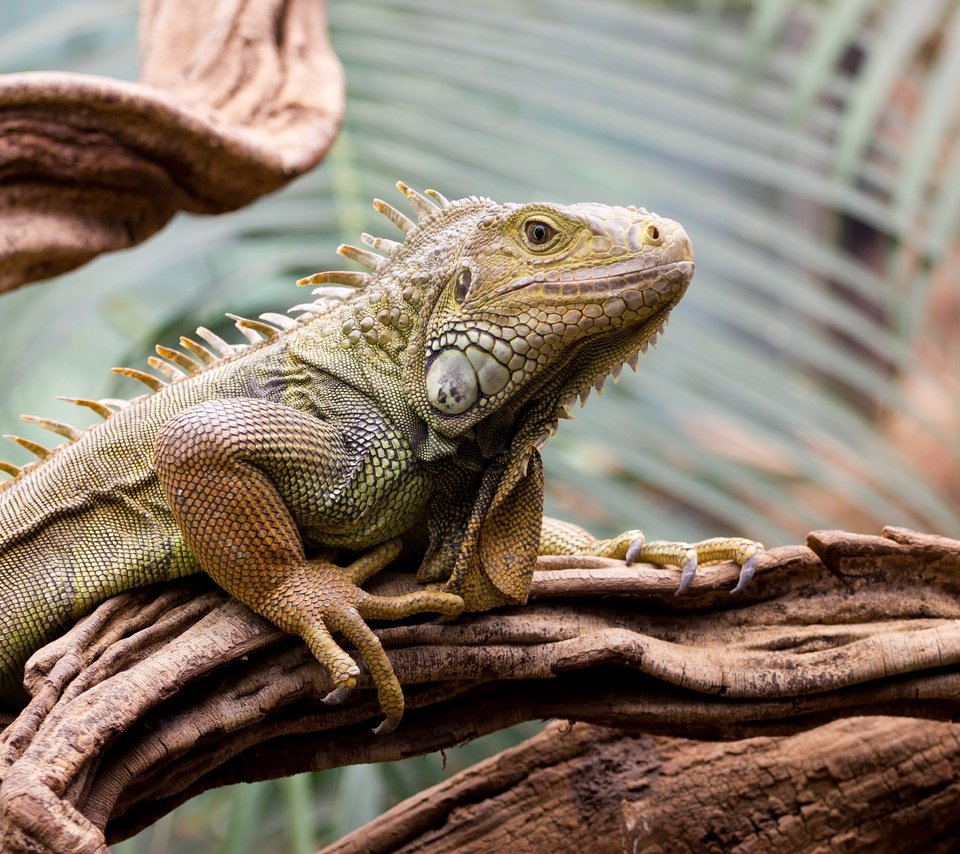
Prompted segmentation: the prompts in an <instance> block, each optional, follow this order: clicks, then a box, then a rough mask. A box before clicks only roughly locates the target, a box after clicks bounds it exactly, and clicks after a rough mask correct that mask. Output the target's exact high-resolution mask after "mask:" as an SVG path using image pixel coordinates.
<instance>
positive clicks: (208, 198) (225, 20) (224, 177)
mask: <svg viewBox="0 0 960 854" xmlns="http://www.w3.org/2000/svg"><path fill="white" fill-rule="evenodd" d="M140 39H141V44H140V49H141V74H140V82H139V83H127V82H124V81H120V80H111V79H108V78H102V77H93V76H89V75H80V74H70V73H62V72H31V73H23V74H9V75H4V76H0V291H3V290H7V289H10V288H15V287H17V286H18V285H21V284H23V283H25V282H28V281H31V280H34V279H40V278H46V277H48V276H53V275H56V274H58V273H62V272H64V271H66V270H69V269H72V268H73V267H76V266H78V265H80V264H83V263H85V262H86V261H89V260H90V259H91V258H93V257H95V256H96V255H98V254H100V253H101V252H107V251H110V250H113V249H120V248H122V247H125V246H131V245H133V244H135V243H139V242H140V241H142V240H144V239H145V238H147V237H149V236H150V235H151V234H153V233H154V232H155V231H157V230H158V229H160V228H161V227H162V226H163V225H165V224H166V222H167V221H168V220H169V219H170V218H171V217H172V216H173V215H174V214H175V213H176V212H177V211H179V210H185V211H192V212H194V213H222V212H224V211H229V210H233V209H235V208H238V207H241V206H242V205H245V204H248V203H249V202H251V201H253V200H254V199H256V198H258V197H259V196H262V195H264V194H265V193H269V192H271V191H273V190H276V189H277V188H278V187H281V186H283V185H284V184H285V183H286V182H287V181H289V180H291V179H292V178H294V177H296V176H297V175H300V174H302V173H304V172H306V171H307V170H308V169H311V168H312V167H313V166H315V165H316V164H317V163H318V162H319V161H320V160H321V159H322V158H323V155H324V154H325V153H326V151H327V149H328V148H329V146H330V144H331V143H332V142H333V139H334V137H335V135H336V132H337V130H338V129H339V126H340V121H341V118H342V115H343V109H344V93H343V73H342V70H341V68H340V64H339V62H338V60H337V58H336V56H335V55H334V53H333V50H332V49H331V47H330V44H329V42H328V40H327V34H326V22H325V18H324V7H323V4H322V3H320V2H318V0H249V2H245V3H242V4H235V3H226V4H224V3H197V2H193V0H144V2H143V4H142V8H141V27H140Z"/></svg>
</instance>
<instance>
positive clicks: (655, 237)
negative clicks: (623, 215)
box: [647, 223, 660, 244]
mask: <svg viewBox="0 0 960 854" xmlns="http://www.w3.org/2000/svg"><path fill="white" fill-rule="evenodd" d="M647 240H648V241H649V242H650V243H653V244H657V243H659V242H660V229H659V228H657V227H656V226H655V225H653V224H652V223H651V224H650V225H648V226H647Z"/></svg>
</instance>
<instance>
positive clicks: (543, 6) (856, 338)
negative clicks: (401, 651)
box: [0, 0, 960, 854]
mask: <svg viewBox="0 0 960 854" xmlns="http://www.w3.org/2000/svg"><path fill="white" fill-rule="evenodd" d="M328 13H329V17H330V27H331V38H332V42H333V46H334V48H335V50H336V51H337V53H338V54H339V56H340V58H341V60H342V61H343V63H344V65H345V68H346V75H347V85H348V105H347V119H346V124H345V126H344V129H343V131H342V133H341V135H340V138H339V140H338V141H337V143H336V144H335V146H334V148H333V149H332V151H331V153H330V154H329V156H328V158H327V159H326V161H325V162H324V163H323V164H322V165H321V166H320V167H319V168H318V169H316V170H315V171H314V172H313V173H312V174H310V175H307V176H306V177H304V178H301V179H300V180H298V181H296V182H295V183H294V184H293V185H291V186H290V187H289V188H287V189H286V190H284V191H282V192H279V193H277V194H275V195H274V196H272V197H270V198H267V199H264V200H262V201H260V202H258V203H256V204H254V205H252V206H250V207H249V208H246V209H244V210H243V211H240V212H237V213H235V214H229V215H225V216H220V217H216V218H197V217H190V216H186V215H181V216H179V217H177V219H176V220H175V221H174V222H173V223H172V224H171V225H170V226H169V227H168V228H167V229H165V230H164V231H163V232H161V233H160V234H159V235H158V236H156V237H154V238H152V239H150V240H149V241H148V242H147V243H145V244H143V245H141V246H139V247H137V248H134V249H131V250H128V251H124V252H118V253H115V254H113V255H110V256H107V257H101V258H99V259H98V260H96V261H95V262H93V263H91V264H89V265H87V266H86V267H84V268H82V269H81V270H78V271H76V272H73V273H71V274H68V275H65V276H62V277H60V278H59V279H57V280H54V281H48V282H44V283H40V284H35V285H30V286H26V287H24V288H22V289H21V290H20V291H17V292H14V293H11V294H7V295H5V296H3V297H2V298H0V432H16V433H21V434H23V435H30V436H32V437H36V438H39V434H34V433H31V431H30V429H29V428H27V427H26V426H25V425H22V424H21V423H20V422H19V421H18V419H17V415H18V414H19V413H21V412H28V413H34V414H38V415H44V416H47V417H51V418H55V419H58V420H69V421H72V422H74V423H76V422H77V417H76V416H77V414H78V413H77V412H76V411H75V408H74V407H68V406H67V405H66V404H62V403H59V402H56V401H54V400H53V397H54V395H57V394H62V395H73V396H88V397H117V396H131V395H134V394H139V393H140V389H139V387H138V386H136V384H135V383H133V382H132V381H130V380H123V379H121V378H118V377H116V376H114V375H111V374H110V373H109V369H110V368H111V367H112V366H114V365H131V366H134V367H142V366H144V363H145V359H146V356H147V355H148V354H149V353H150V352H152V349H153V346H154V344H156V343H163V344H167V345H174V344H176V342H177V339H178V337H179V335H181V334H185V333H189V332H190V331H191V330H192V329H193V328H194V327H196V326H198V325H201V324H202V325H205V326H208V327H210V328H212V329H215V330H217V331H218V332H219V333H220V334H221V335H224V337H228V338H229V339H230V340H237V338H236V335H235V333H234V331H233V329H232V324H231V323H230V322H229V321H227V320H226V319H225V318H224V317H223V312H225V311H233V312H237V313H241V314H247V315H256V314H258V313H259V312H261V311H276V310H281V311H282V310H283V309H284V308H286V307H287V306H288V305H293V304H295V303H297V302H301V301H302V300H303V296H304V295H303V292H302V291H298V290H297V289H296V287H295V286H294V280H295V279H297V278H298V277H300V276H303V275H306V274H309V273H312V272H314V271H316V270H320V269H326V268H338V267H340V266H341V264H342V262H341V261H340V260H339V259H338V258H337V256H336V255H335V253H334V249H335V247H336V246H337V244H339V243H341V242H344V241H347V242H356V240H357V238H358V235H359V233H360V232H361V231H364V230H365V231H371V232H373V233H376V234H383V235H384V236H388V237H396V235H395V234H393V233H391V229H392V227H391V226H389V224H387V223H386V222H385V220H382V219H381V218H380V217H378V216H376V215H375V214H374V213H373V211H372V210H371V208H370V200H371V198H373V197H374V196H381V197H383V198H385V199H386V200H388V201H390V202H392V203H398V202H399V201H400V200H401V197H400V195H399V193H397V192H396V191H395V190H394V189H393V182H394V181H395V180H396V179H398V178H402V179H403V180H404V181H406V182H407V183H409V184H411V185H412V186H414V187H417V188H421V189H422V188H423V187H435V188H436V189H438V190H439V191H441V192H442V193H444V194H445V195H446V196H448V197H450V198H456V197H459V196H463V195H471V194H475V195H486V196H491V197H493V198H495V199H497V200H498V201H533V200H547V201H557V202H561V203H562V202H573V201H601V202H609V203H620V204H637V205H643V206H645V207H648V208H651V209H653V210H655V211H657V212H658V213H660V214H663V215H665V216H669V217H671V218H674V219H678V220H680V221H681V222H682V223H683V224H684V226H685V227H686V228H687V230H688V232H689V233H690V235H691V237H692V239H693V243H694V248H695V252H696V257H697V274H696V278H695V280H694V283H693V285H692V287H691V289H690V291H689V292H688V295H687V296H686V297H685V298H684V300H683V302H682V304H681V305H680V307H679V308H678V309H677V310H676V312H675V313H674V315H673V319H672V322H671V326H670V328H669V330H668V331H667V335H666V337H665V338H664V340H663V343H662V344H661V345H660V347H659V348H658V349H657V350H654V351H651V352H650V353H648V354H647V356H646V357H645V359H643V360H642V361H641V365H640V369H639V371H638V373H637V374H636V375H633V374H631V373H630V372H627V373H626V374H624V377H623V379H622V380H621V382H620V384H619V385H613V384H612V383H608V384H607V387H606V389H605V392H604V395H603V398H602V399H598V398H597V397H596V396H595V395H594V396H592V398H591V400H590V401H589V403H588V405H587V407H586V408H585V409H583V410H578V411H577V413H576V419H575V420H574V421H573V422H570V423H564V424H563V427H562V429H561V431H560V433H559V434H558V435H557V436H556V437H555V438H554V439H553V440H551V442H550V444H549V445H548V446H547V449H546V451H545V454H544V462H545V465H546V471H547V480H548V493H547V504H548V512H550V513H552V514H553V515H558V516H562V517H564V518H568V519H571V520H574V521H578V522H580V523H582V524H585V525H586V526H587V527H589V528H590V529H591V530H593V531H594V532H595V533H598V534H609V533H616V532H618V531H620V530H622V529H624V528H628V527H630V528H632V527H642V528H643V529H644V530H645V531H646V532H647V534H648V535H649V536H651V537H655V538H670V539H682V540H691V539H698V538H701V537H706V536H714V535H721V534H729V535H743V536H749V537H753V538H756V539H760V540H763V541H764V542H766V543H767V545H777V544H783V543H791V542H802V541H803V537H804V535H805V534H806V532H807V531H809V530H811V529H815V528H824V527H827V528H847V529H851V530H857V531H863V532H867V533H878V532H879V530H880V528H881V527H882V526H883V525H885V524H892V525H905V526H909V527H914V528H918V529H922V530H925V531H931V532H934V533H941V534H945V535H948V536H953V537H957V536H960V477H958V462H960V429H958V422H960V247H958V240H957V238H958V232H960V10H958V3H957V2H946V0H889V2H868V0H825V2H813V0H806V2H789V0H764V2H760V0H757V2H724V0H698V2H695V1H694V0H690V2H673V3H669V4H667V3H658V2H641V0H601V2H595V1H594V0H591V2H589V3H584V2H581V0H531V2H525V3H522V4H521V3H511V2H507V0H488V2H484V3H473V4H451V3H447V2H441V0H395V2H386V0H384V2H374V0H339V2H338V0H333V2H331V3H330V5H329V9H328ZM136 17H137V3H136V2H135V1H134V0H99V2H98V0H83V2H80V0H32V2H31V3H30V4H3V5H2V6H0V72H11V71H22V70H33V69H63V70H74V71H83V72H89V73H96V74H106V75H110V76H114V77H122V78H127V79H131V80H132V79H136V75H137V55H136ZM8 444H9V445H10V447H9V448H4V449H3V454H2V456H3V457H5V458H7V459H10V460H11V461H14V462H18V461H23V460H24V456H23V455H22V453H20V449H19V448H17V447H15V446H14V445H13V444H12V443H8ZM536 729H537V725H535V724H530V725H528V726H526V727H525V728H521V730H520V732H519V733H518V732H508V733H498V734H497V735H496V736H492V737H489V738H488V739H484V740H482V741H480V742H475V743H473V744H472V745H468V746H467V747H465V748H461V749H459V750H458V751H453V752H448V754H447V756H446V757H445V759H446V762H445V763H444V759H443V758H442V757H439V756H430V757H423V758H419V759H414V760H409V761H407V762H405V763H397V764H394V765H389V766H359V767H352V768H348V769H343V770H340V771H336V772H328V773H326V774H323V775H302V776H299V777H294V778H291V779H289V780H285V781H281V782H278V783H272V784H260V785H256V786H238V787H233V788H232V789H228V790H218V791H214V792H210V793H207V794H206V795H205V796H202V797H201V798H198V799H196V800H195V801H193V802H191V803H190V804H188V805H186V806H184V807H183V808H181V809H180V810H179V811H178V812H177V813H175V814H174V815H173V816H170V817H168V818H166V819H164V820H162V821H161V822H160V823H159V824H158V825H156V826H155V827H154V828H152V829H150V830H149V831H146V832H145V833H143V834H141V835H140V836H139V837H137V838H136V839H135V840H131V841H130V842H128V843H124V844H122V845H118V846H116V847H115V848H114V850H115V851H117V852H120V854H132V852H165V851H184V852H188V851H229V852H244V851H258V852H260V851H277V852H288V851H289V852H307V851H312V850H314V848H315V847H316V846H317V845H319V844H321V843H323V842H325V841H331V840H333V839H335V838H337V837H338V836H340V835H342V834H343V833H345V832H346V831H348V830H350V829H352V828H353V827H355V826H358V825H359V824H361V823H363V822H364V821H366V820H367V819H369V818H372V817H374V816H375V815H377V814H379V813H380V812H382V811H383V810H384V809H385V808H386V807H387V806H389V805H391V804H392V803H395V802H396V801H397V800H399V799H401V798H403V797H405V796H407V795H409V794H411V793H412V792H414V791H416V790H417V789H419V788H422V787H424V786H426V785H430V784H433V783H435V782H437V781H439V780H441V779H443V778H444V777H445V776H448V775H449V774H451V773H453V772H454V771H456V770H459V769H460V768H462V767H463V766H464V765H465V764H467V763H469V762H472V761H475V760H476V759H477V758H479V757H481V756H484V755H489V754H490V753H492V752H494V751H495V750H497V749H500V748H501V747H502V746H504V745H505V744H507V743H511V741H513V740H516V738H518V737H519V736H520V735H522V734H529V733H531V732H534V731H536Z"/></svg>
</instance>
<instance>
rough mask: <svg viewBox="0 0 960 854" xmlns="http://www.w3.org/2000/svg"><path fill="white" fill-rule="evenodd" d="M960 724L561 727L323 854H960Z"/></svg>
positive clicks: (862, 721)
mask: <svg viewBox="0 0 960 854" xmlns="http://www.w3.org/2000/svg"><path fill="white" fill-rule="evenodd" d="M958 763H960V727H957V726H956V725H953V724H947V723H937V722H931V721H916V722H913V723H912V725H906V726H905V722H904V721H902V720H900V719H897V718H852V719H848V720H841V721H836V722H834V723H831V724H827V725H826V726H823V727H819V728H818V729H815V730H811V731H809V732H803V733H799V734H797V735H793V736H789V737H786V738H753V739H748V740H746V741H737V742H726V743H721V744H718V743H710V742H695V741H689V740H686V739H681V738H671V737H665V736H651V735H644V734H631V733H624V732H623V731H622V730H619V729H610V728H606V727H595V726H590V725H587V724H574V725H570V724H566V723H554V724H551V725H550V726H549V727H548V728H547V730H546V731H545V732H544V733H541V734H540V735H538V736H535V737H534V738H532V739H530V740H529V741H527V742H525V743H524V744H522V745H520V746H519V747H516V748H514V749H512V750H506V751H504V752H503V753H501V754H499V755H498V756H495V757H493V758H492V759H489V760H487V761H485V762H481V763H479V764H478V765H476V766H474V767H472V768H469V769H467V770H466V771H463V772H461V773H460V774H457V775H456V776H454V777H452V778H451V779H449V780H447V781H445V782H444V783H442V784H440V785H438V786H434V787H433V788H431V789H428V790H426V791H424V792H421V793H419V794H418V795H415V796H414V797H412V798H409V799H408V800H407V801H404V802H403V803H402V804H399V805H398V806H396V807H395V808H393V809H391V810H390V811H388V812H387V813H385V814H384V815H382V816H380V817H379V818H378V819H376V820H375V821H372V822H370V823H369V824H367V825H365V826H364V827H363V828H361V829H359V830H357V831H355V832H354V833H352V834H350V835H349V836H347V837H345V838H344V839H342V840H340V841H339V842H338V843H336V844H334V845H331V846H329V847H328V848H325V849H324V850H323V854H371V852H387V851H389V852H395V854H402V852H413V851H417V852H420V854H448V852H449V854H453V852H456V853H457V854H462V852H468V853H469V854H473V852H478V854H479V852H487V851H516V852H540V851H590V852H598V854H603V853H604V852H610V854H613V852H624V851H636V852H640V851H677V852H683V851H690V852H699V851H734V850H735V851H740V852H744V854H750V852H756V854H766V852H769V851H813V850H824V851H825V850H842V851H846V852H859V851H863V852H871V854H875V852H895V851H905V850H913V851H921V850H922V851H927V852H933V851H943V852H947V851H955V850H957V847H958V845H960V826H958V824H957V804H958V803H960V780H958V778H957V774H956V769H957V766H958Z"/></svg>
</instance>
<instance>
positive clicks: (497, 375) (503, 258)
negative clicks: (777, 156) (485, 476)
mask: <svg viewBox="0 0 960 854" xmlns="http://www.w3.org/2000/svg"><path fill="white" fill-rule="evenodd" d="M398 187H399V188H400V189H401V190H402V191H403V192H404V194H405V195H406V196H407V198H408V199H409V201H410V202H411V204H412V205H413V208H414V210H415V211H416V213H417V214H418V222H417V223H414V222H412V221H411V220H409V219H408V218H407V217H405V216H404V215H403V214H401V213H399V212H398V211H396V210H395V209H393V208H392V207H390V206H389V205H387V204H386V203H384V202H381V201H379V200H377V201H376V202H375V203H374V206H375V207H376V208H377V209H378V210H380V212H381V213H383V214H384V215H386V216H387V217H388V218H389V219H390V220H391V221H392V222H394V223H395V224H396V225H397V226H398V227H399V228H401V229H402V230H403V231H404V232H405V239H404V241H403V243H395V242H393V241H389V240H383V239H380V238H372V237H369V236H368V235H364V236H363V239H364V242H366V243H367V244H368V245H369V246H371V247H373V248H374V249H377V250H379V251H380V252H383V253H385V254H386V255H387V256H388V257H387V258H382V257H380V256H379V255H374V254H373V253H371V252H368V251H367V250H364V249H358V248H356V247H349V246H347V247H341V253H342V254H344V255H346V256H347V257H351V258H354V259H355V260H358V261H360V262H361V263H364V264H366V265H367V266H369V267H371V268H372V269H373V270H374V272H373V274H372V275H368V274H359V273H358V274H350V273H323V274H318V275H317V276H312V277H310V278H309V279H308V280H305V281H309V282H316V283H325V282H340V283H346V284H354V285H362V290H361V291H359V292H358V293H357V294H356V299H354V300H351V308H350V313H351V318H350V319H348V320H347V321H346V322H345V323H343V324H342V327H341V329H340V330H339V331H340V341H339V344H340V346H342V347H344V348H345V349H352V348H354V347H359V348H363V349H365V350H368V357H367V358H366V361H368V362H370V363H371V364H375V363H379V364H380V365H381V366H382V369H383V370H385V371H387V370H390V368H391V366H392V367H393V368H394V369H395V370H396V374H398V375H399V376H401V377H402V381H403V384H404V390H405V397H406V400H407V402H408V403H409V404H410V405H412V406H413V408H414V409H415V410H416V411H417V413H418V414H419V416H420V417H421V418H422V419H423V420H424V421H425V422H426V423H427V424H428V425H429V426H430V427H431V428H432V429H433V430H434V431H436V433H438V434H440V435H442V436H446V437H457V436H462V435H466V434H474V435H477V436H478V437H479V438H480V440H481V444H483V445H485V446H487V447H488V448H489V449H491V450H495V449H496V446H497V445H498V444H502V442H503V441H508V440H509V439H511V438H516V422H517V420H518V418H519V419H521V420H523V421H524V422H529V421H530V420H531V416H532V415H533V414H534V413H535V417H534V418H533V421H535V422H537V424H538V425H540V429H541V430H542V429H543V427H544V426H546V427H552V425H553V424H555V422H556V417H557V415H558V414H559V413H560V411H561V410H562V409H564V408H565V407H566V405H568V404H569V403H570V402H571V401H572V400H575V399H576V397H577V396H585V395H586V394H587V392H588V391H589V389H590V388H591V387H593V386H595V385H598V384H599V383H601V382H602V381H603V379H604V378H605V377H606V376H607V375H608V374H610V373H611V372H613V373H616V374H619V371H620V368H621V366H622V365H623V364H624V363H625V362H626V363H631V364H635V361H636V356H637V354H638V353H639V351H640V350H642V349H645V348H646V346H647V344H648V343H649V342H650V341H651V340H655V338H656V335H657V333H658V332H659V331H660V330H661V329H662V327H663V324H664V322H665V321H666V318H667V315H668V314H669V312H670V309H671V308H672V307H673V306H674V305H675V304H676V303H677V301H678V300H679V299H680V297H681V296H682V295H683V293H684V291H685V290H686V288H687V285H688V284H689V283H690V279H691V277H692V276H693V269H694V265H693V254H692V250H691V247H690V240H689V239H688V237H687V235H686V233H685V232H684V230H683V228H681V227H680V225H678V224H677V223H676V222H673V221H672V220H668V219H664V218H663V217H659V216H657V215H656V214H653V213H651V212H649V211H647V210H645V209H643V208H636V207H610V206H607V205H601V204H592V203H591V204H577V205H570V206H561V205H554V204H543V203H535V204H524V205H520V204H497V203H496V202H493V201H491V200H489V199H483V198H475V197H471V198H467V199H461V200H459V201H454V202H449V201H447V200H446V199H444V198H443V197H442V196H440V195H439V194H438V193H435V192H433V191H427V192H428V195H429V196H430V197H431V199H432V200H431V199H427V198H426V197H424V196H422V195H420V194H419V193H416V192H414V191H413V190H411V189H410V188H408V187H406V186H405V185H404V184H398ZM374 351H378V353H377V356H378V358H373V353H374Z"/></svg>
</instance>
